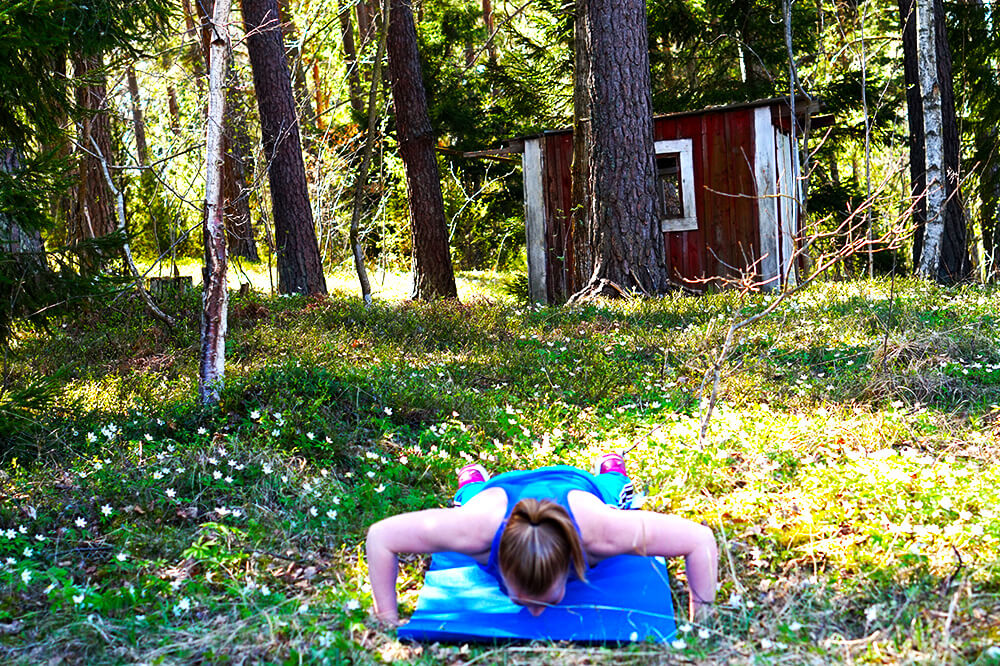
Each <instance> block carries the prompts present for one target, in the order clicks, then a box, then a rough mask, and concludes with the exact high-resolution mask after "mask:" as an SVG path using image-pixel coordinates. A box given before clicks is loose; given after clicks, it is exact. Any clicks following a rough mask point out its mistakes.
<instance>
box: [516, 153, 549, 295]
mask: <svg viewBox="0 0 1000 666" xmlns="http://www.w3.org/2000/svg"><path fill="white" fill-rule="evenodd" d="M521 165H522V171H523V174H524V236H525V239H526V242H527V246H528V295H529V296H530V297H531V300H532V301H533V302H535V303H547V302H548V295H547V286H546V285H547V280H546V274H545V273H546V265H545V264H546V254H547V252H546V242H545V226H546V215H545V192H544V189H543V183H544V180H543V172H542V168H543V165H544V160H543V156H542V141H541V139H526V140H525V142H524V154H523V155H522V158H521Z"/></svg>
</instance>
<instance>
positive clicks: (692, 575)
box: [367, 453, 718, 625]
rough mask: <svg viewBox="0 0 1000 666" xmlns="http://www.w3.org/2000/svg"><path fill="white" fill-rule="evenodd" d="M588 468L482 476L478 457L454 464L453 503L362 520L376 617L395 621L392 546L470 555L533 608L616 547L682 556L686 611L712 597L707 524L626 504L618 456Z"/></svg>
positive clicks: (555, 597) (550, 601) (699, 608)
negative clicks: (475, 461)
mask: <svg viewBox="0 0 1000 666" xmlns="http://www.w3.org/2000/svg"><path fill="white" fill-rule="evenodd" d="M594 467H595V469H594V473H593V474H590V473H588V472H585V471H583V470H580V469H577V468H575V467H569V466H566V465H556V466H552V467H542V468H539V469H536V470H531V471H519V472H507V473H505V474H500V475H498V476H496V477H494V478H492V479H490V478H489V475H488V474H487V473H486V470H485V469H483V468H482V467H481V466H480V465H468V466H466V467H464V468H462V470H460V471H459V490H458V494H457V495H456V496H455V504H456V506H455V507H453V508H448V509H427V510H424V511H414V512H411V513H404V514H400V515H397V516H392V517H390V518H386V519H385V520H381V521H379V522H377V523H375V524H374V525H372V526H371V528H369V530H368V544H367V549H368V576H369V579H370V582H371V588H372V596H373V598H374V602H375V614H376V616H377V617H378V619H380V620H382V621H384V622H387V623H389V624H393V625H398V624H399V623H400V622H399V614H398V610H397V602H396V574H397V568H398V559H397V555H398V554H399V553H437V552H442V551H452V552H457V553H462V554H464V555H468V556H470V557H472V558H473V559H475V560H476V561H477V562H478V563H479V564H480V566H482V567H483V568H484V569H485V570H486V571H488V572H490V573H491V574H493V575H494V576H495V577H496V579H497V582H498V584H499V586H500V588H501V589H502V590H503V591H504V592H505V593H506V594H507V595H508V596H509V597H510V599H511V600H512V601H513V602H514V603H516V604H518V605H520V606H524V607H526V608H527V609H528V610H529V611H530V612H531V614H532V615H534V616H538V615H540V614H541V613H542V612H543V611H544V610H545V609H546V608H547V607H548V606H553V605H555V604H558V603H559V602H560V601H562V598H563V595H564V593H565V591H566V581H567V580H568V579H569V578H571V577H573V576H575V577H577V578H579V579H581V580H583V581H586V580H587V570H588V568H590V567H593V566H595V565H597V564H598V563H600V562H601V561H602V560H604V559H607V558H609V557H614V556H616V555H624V554H629V555H649V556H662V557H679V556H683V557H684V561H685V568H686V572H687V579H688V588H689V591H690V602H689V615H690V617H691V619H692V620H693V619H695V618H696V617H698V616H701V615H702V614H703V613H704V611H705V610H706V609H707V607H708V605H709V604H711V603H712V601H713V600H714V598H715V587H716V570H717V564H718V550H717V548H716V544H715V538H714V537H713V535H712V531H711V530H710V529H709V528H708V527H705V526H703V525H700V524H698V523H695V522H692V521H690V520H687V519H685V518H681V517H680V516H672V515H666V514H661V513H655V512H651V511H636V510H628V506H629V505H630V502H631V490H632V484H631V482H630V481H629V479H628V476H626V474H625V464H624V459H623V458H622V456H621V455H619V454H617V453H609V454H605V455H604V456H602V457H601V458H599V459H598V460H597V461H596V462H595V465H594Z"/></svg>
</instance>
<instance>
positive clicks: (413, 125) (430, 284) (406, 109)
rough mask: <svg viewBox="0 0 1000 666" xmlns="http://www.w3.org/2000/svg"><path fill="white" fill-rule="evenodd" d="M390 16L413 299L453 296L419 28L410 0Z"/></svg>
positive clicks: (395, 3)
mask: <svg viewBox="0 0 1000 666" xmlns="http://www.w3.org/2000/svg"><path fill="white" fill-rule="evenodd" d="M390 7H391V8H390V12H389V34H388V40H387V47H388V52H389V81H390V83H391V85H392V105H393V108H394V109H395V113H396V134H397V137H398V140H399V154H400V157H401V158H402V160H403V166H404V168H405V170H406V190H407V194H408V196H407V199H408V202H409V208H410V229H411V232H412V240H413V298H416V299H422V300H431V299H434V298H457V296H458V291H457V289H456V288H455V274H454V272H453V270H452V266H451V256H450V254H449V251H448V227H447V224H446V223H445V219H444V200H443V198H442V196H441V178H440V175H439V173H438V165H437V158H436V156H435V154H434V142H435V140H434V130H433V129H432V128H431V121H430V117H429V116H428V115H427V97H426V95H425V92H424V80H423V76H422V74H421V70H420V54H419V53H418V51H417V30H416V27H415V25H414V23H413V13H412V12H411V11H410V6H409V4H408V0H392V3H391V6H390Z"/></svg>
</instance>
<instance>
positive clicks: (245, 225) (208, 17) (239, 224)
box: [196, 0, 260, 261]
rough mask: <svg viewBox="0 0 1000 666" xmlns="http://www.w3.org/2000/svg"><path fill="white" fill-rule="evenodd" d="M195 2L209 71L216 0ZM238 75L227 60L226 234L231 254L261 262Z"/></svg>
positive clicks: (224, 128) (224, 131) (224, 143)
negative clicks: (255, 231) (251, 194)
mask: <svg viewBox="0 0 1000 666" xmlns="http://www.w3.org/2000/svg"><path fill="white" fill-rule="evenodd" d="M196 2H197V6H198V19H199V22H200V25H201V44H202V49H203V55H204V58H205V67H206V68H210V67H211V63H210V60H211V53H210V49H211V43H212V38H213V31H212V14H214V11H215V10H214V7H215V0H196ZM231 6H232V5H231V4H230V7H231ZM236 76H237V75H236V71H235V69H234V68H233V63H232V60H231V59H227V60H226V71H225V79H226V81H228V82H229V85H225V86H224V94H225V96H226V114H225V116H224V117H223V120H222V123H223V126H222V151H223V164H222V196H223V201H224V202H225V213H224V214H225V220H226V235H227V241H228V244H229V253H230V254H231V255H233V256H235V257H240V258H241V259H246V260H247V261H260V255H259V254H258V253H257V243H256V240H255V239H254V232H253V224H252V218H251V216H250V179H249V178H248V177H247V169H246V166H245V165H246V164H248V163H249V162H250V139H249V138H248V137H247V136H246V134H247V132H246V129H245V125H246V113H244V105H243V104H242V103H241V100H240V99H239V88H240V86H239V85H236V83H237V82H236V81H235V78H236Z"/></svg>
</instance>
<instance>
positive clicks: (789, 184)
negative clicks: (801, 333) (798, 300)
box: [774, 127, 799, 284]
mask: <svg viewBox="0 0 1000 666" xmlns="http://www.w3.org/2000/svg"><path fill="white" fill-rule="evenodd" d="M774 144H775V149H776V152H777V163H778V194H779V198H778V202H779V205H778V220H779V226H778V228H779V233H780V238H781V241H780V243H779V247H778V249H779V253H780V256H781V264H780V266H781V275H782V280H784V279H785V276H787V280H788V283H789V284H795V282H796V276H795V270H794V269H793V268H792V266H791V263H792V254H793V253H794V252H795V233H796V228H795V227H796V220H797V218H798V198H799V196H798V191H797V190H798V179H797V178H796V174H794V173H793V172H792V139H791V137H790V136H788V135H787V134H785V133H784V132H782V131H781V130H780V129H779V128H777V127H775V128H774Z"/></svg>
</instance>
